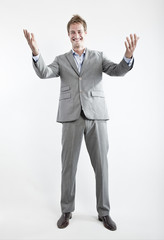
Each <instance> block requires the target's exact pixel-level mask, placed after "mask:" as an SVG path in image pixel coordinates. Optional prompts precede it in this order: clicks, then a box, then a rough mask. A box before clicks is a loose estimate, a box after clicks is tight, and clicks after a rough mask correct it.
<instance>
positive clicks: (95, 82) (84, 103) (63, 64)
mask: <svg viewBox="0 0 164 240" xmlns="http://www.w3.org/2000/svg"><path fill="white" fill-rule="evenodd" d="M33 67H34V69H35V72H36V74H37V75H38V76H39V77H40V78H41V79H44V78H54V77H59V76H60V79H61V88H60V98H59V106H58V114H57V122H69V121H75V120H77V119H78V118H79V116H80V112H81V109H83V111H84V113H85V116H86V117H87V118H88V119H92V120H93V119H95V120H108V119H109V116H108V111H107V107H106V103H105V96H104V92H103V87H102V74H103V72H104V73H106V74H108V75H110V76H123V75H125V74H126V73H127V72H128V71H129V70H130V69H132V67H133V64H132V65H131V67H129V66H128V64H127V63H126V62H125V60H124V59H122V61H121V62H120V63H119V64H116V63H113V62H111V61H110V60H108V59H106V58H105V57H104V56H103V53H102V52H98V51H93V50H89V49H86V52H85V58H84V62H83V65H82V68H81V72H80V73H79V72H78V69H77V66H76V63H75V61H74V57H73V54H72V50H71V51H70V52H68V53H65V54H63V55H60V56H57V57H56V58H55V60H54V61H53V62H52V64H50V65H48V66H47V65H46V64H45V63H44V60H43V58H42V56H41V55H40V57H39V60H38V61H37V62H35V61H33Z"/></svg>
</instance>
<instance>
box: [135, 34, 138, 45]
mask: <svg viewBox="0 0 164 240" xmlns="http://www.w3.org/2000/svg"><path fill="white" fill-rule="evenodd" d="M138 39H139V37H137V35H136V34H134V41H135V46H136V45H137V42H138Z"/></svg>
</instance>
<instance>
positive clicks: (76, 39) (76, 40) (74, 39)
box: [72, 37, 82, 42]
mask: <svg viewBox="0 0 164 240" xmlns="http://www.w3.org/2000/svg"><path fill="white" fill-rule="evenodd" d="M72 40H73V41H74V42H79V41H81V40H82V37H81V38H73V39H72Z"/></svg>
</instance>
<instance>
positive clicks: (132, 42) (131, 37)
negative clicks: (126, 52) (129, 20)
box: [130, 34, 134, 47]
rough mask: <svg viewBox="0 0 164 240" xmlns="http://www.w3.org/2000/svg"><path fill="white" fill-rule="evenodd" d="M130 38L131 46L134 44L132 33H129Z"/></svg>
mask: <svg viewBox="0 0 164 240" xmlns="http://www.w3.org/2000/svg"><path fill="white" fill-rule="evenodd" d="M130 39H131V46H132V47H133V46H134V39H133V35H132V34H130Z"/></svg>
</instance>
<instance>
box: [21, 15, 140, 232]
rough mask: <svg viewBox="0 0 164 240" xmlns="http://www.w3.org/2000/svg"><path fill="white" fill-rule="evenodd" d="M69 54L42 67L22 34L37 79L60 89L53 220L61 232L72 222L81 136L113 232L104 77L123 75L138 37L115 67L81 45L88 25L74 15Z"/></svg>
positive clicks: (102, 213)
mask: <svg viewBox="0 0 164 240" xmlns="http://www.w3.org/2000/svg"><path fill="white" fill-rule="evenodd" d="M67 31H68V36H69V38H70V41H71V44H72V50H71V51H70V52H68V53H65V54H63V55H60V56H57V57H56V58H55V60H54V61H53V62H52V64H50V65H48V66H46V64H45V63H44V60H43V58H42V56H41V54H40V53H39V50H38V49H39V48H38V46H37V43H36V41H35V38H34V34H32V33H31V34H30V33H29V32H28V31H27V30H24V35H25V37H26V39H27V42H28V44H29V46H30V48H31V50H32V54H33V67H34V70H35V72H36V74H37V75H38V76H39V77H40V78H53V77H59V76H60V79H61V91H60V99H59V108H58V115H57V121H58V122H61V123H62V124H63V126H62V183H61V210H62V215H61V217H60V219H59V220H58V222H57V226H58V227H59V228H65V227H67V226H68V224H69V219H71V218H72V212H73V211H74V208H75V175H76V169H77V162H78V157H79V152H80V147H81V142H82V137H83V135H84V138H85V142H86V146H87V150H88V153H89V156H90V159H91V163H92V166H93V169H94V171H95V177H96V198H97V212H98V219H99V220H100V221H102V222H103V224H104V226H105V227H106V228H107V229H109V230H112V231H114V230H116V228H117V227H116V224H115V223H114V221H113V220H112V219H111V217H110V215H109V211H110V204H109V197H108V160H107V153H108V136H107V126H106V121H107V120H108V112H107V108H106V103H105V97H104V92H103V88H102V73H103V72H105V73H107V74H108V75H110V76H123V75H124V74H126V73H127V72H128V71H129V70H131V69H132V66H133V62H134V60H133V52H134V50H135V47H136V44H137V41H138V37H137V36H136V34H134V35H132V34H131V35H130V39H129V38H126V42H125V47H126V52H125V56H124V58H123V59H122V61H121V62H120V63H119V64H115V63H113V62H111V61H109V60H108V59H106V58H105V57H104V56H103V53H102V52H98V51H91V50H89V49H87V48H86V46H85V38H86V35H87V24H86V22H85V20H84V19H82V18H81V17H80V16H79V15H74V16H73V17H72V18H71V20H70V21H69V22H68V24H67Z"/></svg>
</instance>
